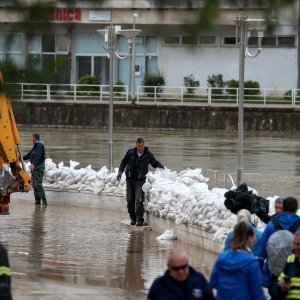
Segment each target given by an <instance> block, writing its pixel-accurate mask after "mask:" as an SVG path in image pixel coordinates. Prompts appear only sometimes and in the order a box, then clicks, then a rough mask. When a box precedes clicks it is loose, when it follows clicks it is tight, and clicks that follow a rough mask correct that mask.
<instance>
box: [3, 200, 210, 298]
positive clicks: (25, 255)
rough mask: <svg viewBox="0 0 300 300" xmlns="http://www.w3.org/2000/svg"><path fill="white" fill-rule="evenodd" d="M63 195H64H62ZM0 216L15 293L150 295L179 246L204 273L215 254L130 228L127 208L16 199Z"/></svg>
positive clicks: (17, 295) (39, 295) (38, 295)
mask: <svg viewBox="0 0 300 300" xmlns="http://www.w3.org/2000/svg"><path fill="white" fill-rule="evenodd" d="M62 201H63V199H62ZM10 211H11V213H10V215H4V216H1V218H0V226H1V228H2V230H1V242H2V243H3V244H4V245H5V246H6V247H7V249H8V251H9V258H10V264H11V268H12V271H13V276H12V283H13V284H12V292H13V296H14V299H15V300H38V299H47V300H60V299H64V300H71V299H72V300H74V299H75V300H76V299H78V300H79V299H80V300H82V299H89V300H90V299H91V300H93V299H95V300H96V299H97V300H99V299H100V300H102V299H145V298H146V295H147V291H148V289H149V287H150V285H151V283H152V281H153V280H154V279H155V278H156V277H157V276H159V275H161V274H162V273H163V272H164V270H165V264H166V257H167V254H168V252H169V251H170V249H172V248H174V247H180V248H184V249H186V250H187V251H188V253H189V255H190V263H191V264H192V265H193V266H194V267H195V268H196V269H198V270H201V271H202V272H203V273H204V274H205V275H206V277H208V276H209V272H210V269H211V266H212V264H213V262H214V261H215V258H216V255H215V254H211V253H208V252H207V251H203V250H201V251H199V249H197V248H196V247H193V246H187V245H184V244H183V243H181V242H180V241H176V240H175V241H164V242H161V241H158V240H156V237H157V236H158V234H157V233H155V232H152V231H143V230H142V229H141V228H135V227H131V228H130V227H129V226H125V225H124V224H122V222H121V221H123V220H126V219H127V214H124V213H120V212H117V211H108V210H103V209H102V210H101V209H89V208H79V207H71V206H62V205H59V206H54V205H51V203H50V205H48V207H47V208H43V207H42V206H35V205H33V204H31V203H28V202H19V201H18V202H13V201H12V203H11V206H10Z"/></svg>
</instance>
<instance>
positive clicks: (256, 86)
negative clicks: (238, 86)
mask: <svg viewBox="0 0 300 300" xmlns="http://www.w3.org/2000/svg"><path fill="white" fill-rule="evenodd" d="M244 88H245V89H246V90H245V91H244V94H245V95H259V94H260V90H259V88H260V86H259V82H257V81H252V80H247V81H245V83H244ZM247 89H253V90H247Z"/></svg>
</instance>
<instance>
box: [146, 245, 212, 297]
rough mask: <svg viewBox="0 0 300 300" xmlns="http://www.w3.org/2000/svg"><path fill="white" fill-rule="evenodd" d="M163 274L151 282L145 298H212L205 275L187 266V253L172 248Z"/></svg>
mask: <svg viewBox="0 0 300 300" xmlns="http://www.w3.org/2000/svg"><path fill="white" fill-rule="evenodd" d="M167 267H168V269H167V270H166V272H165V274H164V275H163V276H161V277H159V278H157V279H155V281H154V282H153V283H152V285H151V287H150V291H149V293H148V297H147V300H160V299H161V300H162V299H165V300H166V299H168V300H191V299H200V300H210V299H214V296H213V294H212V290H211V288H210V287H209V284H208V282H207V280H206V279H205V277H204V276H203V275H202V274H201V273H200V272H197V271H196V270H195V269H193V268H192V267H191V266H189V259H188V255H187V253H186V252H185V251H184V250H182V249H174V250H172V251H171V252H170V254H169V256H168V260H167Z"/></svg>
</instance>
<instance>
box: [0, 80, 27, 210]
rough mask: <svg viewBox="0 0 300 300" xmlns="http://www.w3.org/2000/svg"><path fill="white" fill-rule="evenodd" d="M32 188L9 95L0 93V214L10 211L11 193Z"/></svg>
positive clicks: (0, 81)
mask: <svg viewBox="0 0 300 300" xmlns="http://www.w3.org/2000/svg"><path fill="white" fill-rule="evenodd" d="M1 83H2V75H1V74H0V84H1ZM30 189H31V178H30V176H29V174H27V173H26V172H25V165H24V161H23V157H22V155H21V150H20V137H19V133H18V129H17V125H16V122H15V118H14V114H13V110H12V106H11V103H10V101H9V98H8V96H7V95H5V94H0V214H3V213H9V202H10V194H11V193H14V192H28V191H29V190H30Z"/></svg>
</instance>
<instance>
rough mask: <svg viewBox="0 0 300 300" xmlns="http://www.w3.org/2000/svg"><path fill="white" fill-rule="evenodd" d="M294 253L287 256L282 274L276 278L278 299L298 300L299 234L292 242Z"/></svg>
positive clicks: (299, 286) (299, 288)
mask: <svg viewBox="0 0 300 300" xmlns="http://www.w3.org/2000/svg"><path fill="white" fill-rule="evenodd" d="M293 251H294V253H293V254H291V255H289V257H288V258H287V263H286V265H285V267H284V270H283V272H282V273H281V274H280V276H279V278H278V282H279V286H280V288H279V289H278V297H280V299H300V232H299V231H298V232H296V233H295V236H294V241H293Z"/></svg>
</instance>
